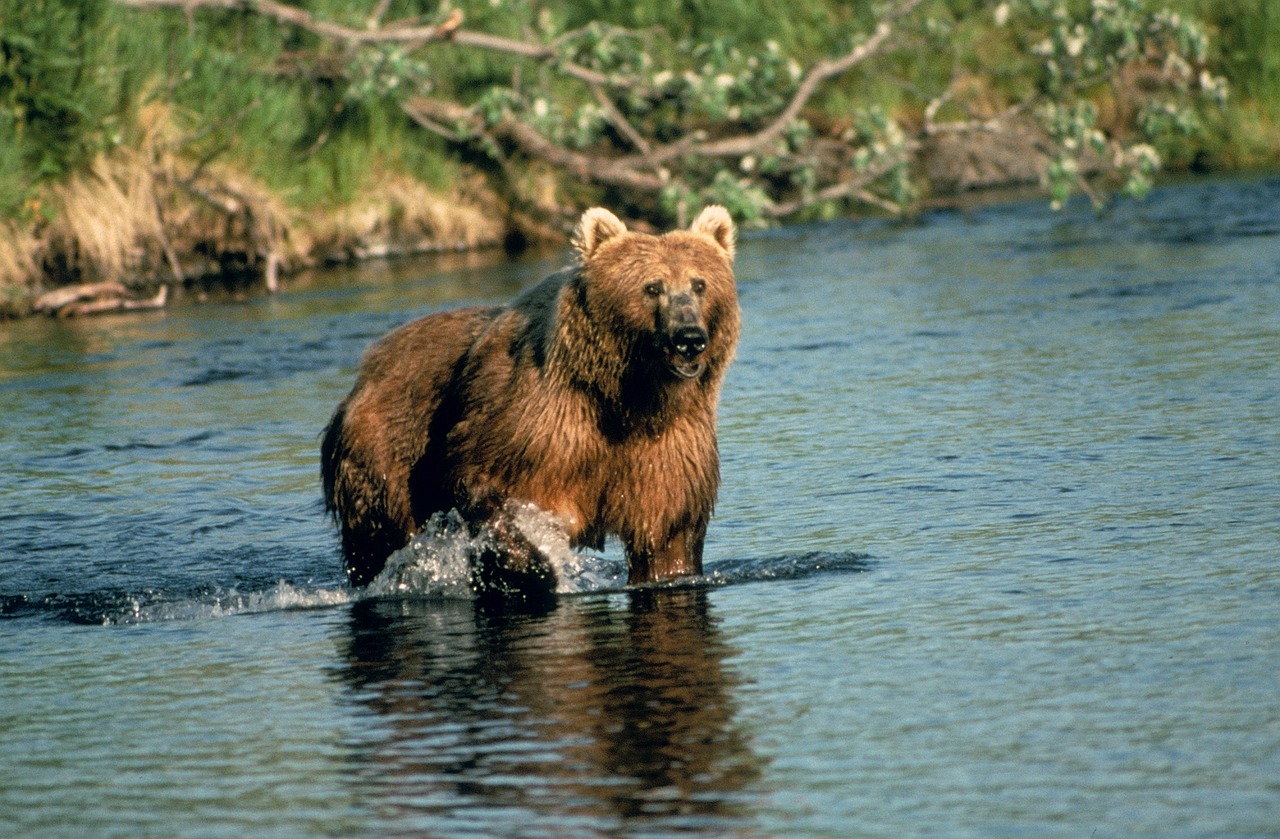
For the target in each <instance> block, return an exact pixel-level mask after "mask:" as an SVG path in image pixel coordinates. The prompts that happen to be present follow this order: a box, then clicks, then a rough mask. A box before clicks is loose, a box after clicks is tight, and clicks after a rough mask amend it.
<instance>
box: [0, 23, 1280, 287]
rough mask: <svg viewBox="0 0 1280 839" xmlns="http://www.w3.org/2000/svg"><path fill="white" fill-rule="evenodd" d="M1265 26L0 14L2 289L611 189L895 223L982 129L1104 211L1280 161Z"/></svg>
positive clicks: (555, 202) (304, 246) (562, 206)
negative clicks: (1189, 181)
mask: <svg viewBox="0 0 1280 839" xmlns="http://www.w3.org/2000/svg"><path fill="white" fill-rule="evenodd" d="M1277 43H1280V11H1277V9H1276V8H1275V4H1274V3H1271V2H1270V0H1149V1H1148V0H886V1H885V2H856V3H835V2H829V1H828V0H644V2H635V0H630V2H622V0H583V2H578V3H574V4H553V3H545V2H539V0H454V2H448V0H445V2H436V0H306V2H304V0H291V2H289V3H285V2H279V1H278V0H253V2H233V0H21V2H19V0H0V219H3V222H0V274H3V277H2V278H0V286H4V287H8V288H10V289H12V288H35V287H37V286H39V285H41V284H44V283H46V282H48V281H49V279H51V278H52V279H57V280H61V281H68V280H72V281H74V280H81V281H87V280H90V279H99V278H103V277H105V278H108V279H125V278H137V277H143V278H150V279H151V280H152V281H161V282H172V281H174V280H181V279H183V278H185V277H189V276H191V275H192V274H194V273H198V272H199V270H200V269H199V268H198V267H197V266H195V264H194V263H193V262H192V260H191V259H190V258H189V256H188V255H189V254H205V255H206V257H207V259H206V260H205V267H207V268H210V269H212V270H219V269H225V268H226V267H227V266H228V265H242V266H244V267H246V268H248V269H249V270H253V271H265V270H266V269H267V267H268V266H271V265H276V264H280V263H281V262H283V263H284V264H285V265H286V267H287V265H288V264H296V263H299V262H302V261H305V260H306V259H308V258H313V257H314V256H315V254H316V253H317V252H319V251H323V252H325V253H343V252H346V253H361V252H381V251H385V250H388V249H394V247H392V246H390V245H388V240H390V239H396V240H397V241H399V242H400V243H401V245H402V246H404V245H405V243H409V242H411V241H413V240H414V239H415V237H416V238H417V239H422V240H427V239H432V240H435V241H438V242H444V243H449V244H450V245H454V244H456V245H465V244H473V243H475V242H487V241H495V240H496V239H497V238H500V236H501V231H500V230H498V229H497V226H500V225H505V226H507V227H512V226H514V227H518V228H520V229H521V230H522V232H524V233H529V232H537V231H550V230H557V229H560V228H561V227H562V226H563V224H564V223H565V222H566V220H567V219H569V218H571V217H572V216H573V215H574V214H575V213H576V212H577V210H579V209H580V207H581V205H583V204H586V203H591V202H598V201H603V202H607V203H609V204H611V205H613V206H616V207H618V208H619V209H621V210H622V211H623V212H625V213H628V214H630V215H632V216H633V217H645V218H650V219H652V220H653V221H654V222H655V223H661V224H666V223H669V222H671V221H679V220H681V219H683V218H687V217H688V216H689V214H690V213H691V212H692V211H693V210H694V209H695V208H696V207H697V206H699V205H700V204H702V203H705V202H708V201H717V202H721V203H724V204H726V205H727V206H729V207H730V209H731V211H733V212H734V214H735V215H736V216H737V217H738V218H739V219H740V220H742V222H744V223H747V224H750V223H753V222H758V223H767V222H769V221H771V220H774V219H780V218H791V217H797V216H798V217H814V216H828V215H833V214H838V213H846V212H849V211H851V210H856V209H857V208H858V207H868V206H869V207H874V208H878V209H880V210H886V211H890V212H904V211H909V210H910V208H911V207H913V206H915V205H916V203H917V202H918V201H919V200H920V199H921V198H922V197H925V196H927V195H928V194H929V193H930V191H931V190H934V189H938V188H942V187H943V186H944V183H943V182H944V181H945V180H946V179H938V178H936V177H933V176H932V175H931V172H932V170H930V169H929V168H928V167H927V166H925V165H923V164H922V160H925V159H927V158H929V157H930V155H933V156H935V157H938V158H941V157H943V155H941V154H939V153H938V150H939V149H943V150H946V149H952V150H953V152H954V149H955V148H957V144H959V146H958V147H959V148H960V149H961V152H960V153H961V154H962V155H968V156H969V157H973V156H974V155H978V156H980V155H981V153H983V151H984V148H985V147H986V146H993V145H998V144H996V143H993V142H990V138H994V137H1011V138H1013V140H1012V141H1011V145H1010V148H1013V149H1014V150H1015V151H1014V152H1013V154H1014V156H1015V157H1017V156H1022V157H1026V158H1028V159H1030V158H1032V157H1034V158H1036V159H1035V161H1033V162H1034V165H1032V166H1030V168H1025V167H1024V168H1023V169H1022V170H1019V171H1020V174H1009V172H1010V170H1008V169H1000V168H999V167H997V171H996V173H995V175H993V176H991V177H992V178H994V179H996V180H998V179H999V178H1005V179H1007V180H1018V179H1024V180H1025V179H1028V178H1031V179H1035V180H1039V181H1040V182H1041V184H1042V185H1043V186H1044V188H1045V189H1046V190H1047V192H1048V194H1049V196H1050V198H1051V200H1053V201H1055V202H1057V203H1061V202H1062V201H1064V200H1066V199H1067V198H1068V197H1069V196H1070V195H1071V194H1072V193H1075V192H1080V191H1083V192H1085V193H1086V194H1088V195H1090V196H1091V197H1092V199H1093V200H1095V201H1098V202H1101V201H1103V200H1105V194H1106V186H1107V184H1111V185H1113V186H1114V187H1118V188H1120V189H1122V190H1125V191H1128V192H1130V193H1132V194H1141V193H1142V192H1143V191H1144V190H1145V189H1147V188H1148V187H1149V186H1150V183H1151V179H1152V177H1153V176H1154V174H1155V173H1156V172H1157V171H1158V170H1159V169H1160V168H1162V167H1165V166H1168V165H1170V164H1171V165H1173V166H1180V167H1192V166H1195V167H1211V166H1257V165H1274V164H1275V163H1276V161H1277V159H1280V51H1278V50H1276V49H1275V45H1276V44H1277ZM1227 80H1229V85H1228V81H1227ZM966 144H967V145H966ZM979 168H980V167H979ZM984 177H986V176H984ZM982 182H983V180H982V177H978V178H970V179H969V180H965V179H964V178H959V179H957V181H956V182H955V183H951V182H947V183H946V184H945V185H946V186H948V187H954V186H956V184H957V183H958V184H959V185H960V186H964V185H966V184H980V183H982ZM73 187H74V189H73ZM94 189H100V190H105V191H106V192H111V191H112V190H114V193H117V194H118V196H117V197H118V198H119V200H120V201H121V202H122V203H121V204H120V206H122V207H123V206H126V205H127V206H129V207H131V208H133V210H132V212H134V213H135V214H136V219H137V220H136V222H135V223H133V224H131V225H117V227H118V228H119V231H118V238H117V239H115V240H112V241H114V244H112V242H110V241H107V240H108V239H109V238H110V237H105V236H104V237H98V238H99V239H100V240H101V241H98V242H97V243H96V244H94V241H95V240H94V238H93V237H92V236H90V235H89V234H88V232H87V231H86V230H84V229H83V225H84V224H86V223H88V222H85V221H83V220H80V221H75V222H73V221H72V220H71V219H70V216H71V215H74V208H75V207H77V206H85V207H88V206H93V205H94V204H95V202H98V203H101V201H100V200H99V199H95V198H94V197H93V195H92V194H91V193H92V190H94ZM76 190H79V192H76ZM86 190H87V191H88V192H86ZM104 194H105V193H104ZM371 195H381V196H385V198H386V200H385V203H384V205H382V206H378V205H377V204H376V202H375V201H373V200H372V199H371ZM73 196H74V197H73ZM121 196H127V200H126V199H125V198H123V197H121ZM113 200H115V199H113ZM425 205H430V206H431V211H430V212H429V213H426V212H419V214H418V215H417V216H414V213H415V209H414V208H415V207H419V206H425ZM447 206H453V207H455V208H457V212H456V213H455V214H454V216H455V218H454V220H453V222H452V223H451V222H450V221H449V219H448V216H449V213H448V212H447V211H445V210H443V209H441V208H442V207H447ZM468 213H469V214H470V215H468ZM463 216H465V217H466V219H468V220H467V221H466V222H465V223H460V222H458V219H459V218H462V217H463ZM486 225H487V226H486ZM344 228H346V229H344ZM112 247H116V248H119V249H121V250H122V251H127V252H129V253H133V254H135V256H134V257H131V258H130V259H123V258H122V259H107V258H106V257H105V256H104V254H105V253H106V252H108V251H110V249H111V248H112ZM94 253H96V254H98V256H96V257H93V258H90V255H91V254H94Z"/></svg>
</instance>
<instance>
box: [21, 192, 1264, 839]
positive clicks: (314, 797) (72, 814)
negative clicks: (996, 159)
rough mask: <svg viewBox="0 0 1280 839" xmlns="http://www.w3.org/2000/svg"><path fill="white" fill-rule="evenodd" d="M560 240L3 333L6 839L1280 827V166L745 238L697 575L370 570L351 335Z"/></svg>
mask: <svg viewBox="0 0 1280 839" xmlns="http://www.w3.org/2000/svg"><path fill="white" fill-rule="evenodd" d="M566 258H567V255H566V254H556V255H553V256H551V257H537V258H529V259H525V260H522V261H517V262H505V261H500V260H498V259H497V258H495V257H492V256H486V255H476V256H470V257H449V258H441V259H438V260H431V261H424V262H414V263H394V264H386V265H374V266H367V267H364V268H360V269H350V270H333V271H327V272H321V273H317V274H315V275H312V276H309V277H304V278H299V279H296V280H294V281H293V282H292V283H291V284H290V285H289V287H288V288H287V290H286V292H285V293H283V294H280V295H279V296H276V297H266V296H255V295H249V296H247V297H246V298H245V299H224V300H215V301H212V302H208V303H205V304H202V305H178V306H175V307H173V308H171V309H170V310H168V311H165V312H160V313H136V314H131V315H122V316H119V317H111V318H102V319H87V320H72V321H46V320H28V321H24V322H18V323H11V324H6V325H0V410H2V411H3V420H2V425H0V498H3V499H4V504H3V507H2V508H0V613H2V615H3V616H2V617H0V709H3V710H0V735H2V736H0V813H2V814H3V821H4V827H3V828H2V829H0V833H4V834H6V835H13V836H23V837H62V836H66V837H72V836H75V837H79V836H94V837H113V836H120V837H126V836H127V837H147V836H155V837H186V836H192V837H195V836H201V837H203V836H211V837H218V836H235V837H240V836H270V837H293V836H298V837H311V836H344V837H345V836H368V837H385V836H424V837H425V836H430V837H452V836H472V837H475V836H504V837H507V836H510V837H544V836H545V837H557V838H559V837H579V836H581V837H597V836H609V837H622V836H626V837H665V836H674V835H699V834H701V835H708V836H717V837H719V836H778V837H783V836H831V837H856V836H868V837H902V836H948V837H950V836H972V837H992V836H1011V837H1012V836H1016V837H1027V836H1037V837H1059V836H1061V837H1223V836H1236V837H1245V836H1256V837H1261V836H1276V835H1280V563H1278V560H1280V552H1278V548H1277V546H1278V545H1280V375H1278V373H1277V364H1278V362H1280V178H1276V177H1265V176H1264V177H1242V178H1235V179H1214V180H1198V181H1192V182H1188V183H1183V184H1177V185H1171V186H1167V187H1164V188H1161V189H1158V190H1156V191H1155V192H1153V194H1152V195H1151V196H1150V197H1149V198H1148V199H1147V200H1145V201H1143V202H1139V203H1133V202H1128V201H1121V202H1118V203H1117V204H1116V205H1115V206H1114V207H1112V208H1110V209H1109V210H1107V211H1106V212H1104V213H1103V214H1101V215H1095V214H1094V213H1093V212H1092V211H1091V210H1090V209H1089V208H1088V207H1087V206H1080V207H1075V206H1073V207H1071V208H1069V209H1068V210H1067V211H1065V212H1062V213H1054V212H1052V211H1050V210H1049V209H1048V207H1047V206H1046V205H1045V203H1043V202H1034V201H1033V202H1029V203H1012V204H1006V205H1000V206H992V207H979V208H972V209H969V210H966V211H959V210H938V211H933V212H929V213H926V214H925V215H923V216H922V217H921V218H919V219H916V220H913V221H911V222H906V223H891V222H883V221H864V222H852V221H841V222H832V223H827V224H816V225H807V226H798V227H790V228H784V229H778V230H772V231H766V232H757V233H750V234H747V235H745V236H744V237H743V240H742V242H741V243H740V248H739V258H738V280H739V290H740V297H741V302H742V307H743V318H744V326H743V340H742V344H741V347H740V350H739V355H738V360H737V362H736V363H735V366H734V367H733V368H732V369H731V370H730V373H729V377H728V379H727V382H726V386H725V392H724V395H723V402H722V406H721V430H720V449H721V454H722V459H723V476H724V481H723V489H722V491H721V496H720V500H719V504H718V506H717V510H716V517H715V518H714V519H713V521H712V523H711V528H710V531H709V534H708V541H707V548H706V556H707V563H706V577H705V578H703V579H701V580H698V581H695V582H694V583H692V584H686V585H681V586H675V587H670V588H660V589H656V590H627V589H626V588H625V586H623V585H622V584H621V582H620V574H621V561H620V558H619V556H618V552H617V549H616V547H610V548H608V549H607V550H606V551H605V552H604V553H603V554H601V555H591V554H588V555H581V556H577V557H574V558H573V562H572V563H571V564H572V566H573V567H572V568H571V569H568V571H569V572H571V573H566V577H565V579H566V582H565V585H564V588H565V591H564V592H563V593H562V594H561V595H560V596H559V597H558V598H557V600H556V602H555V603H554V604H553V605H551V606H548V607H546V608H542V609H538V610H533V611H516V610H504V609H501V608H497V607H489V606H485V607H479V606H477V605H475V604H474V603H472V602H471V601H470V600H468V599H467V598H466V597H465V596H459V593H458V591H456V590H454V589H451V588H450V587H449V586H447V585H444V586H442V585H440V584H439V577H440V575H441V574H444V576H445V577H447V576H448V574H447V569H443V570H442V569H441V568H439V567H433V566H432V564H433V563H436V564H437V565H438V564H439V563H440V562H441V561H442V560H441V555H442V554H444V553H448V551H447V550H444V548H449V547H450V546H448V545H445V546H443V548H442V546H440V545H436V546H434V547H432V546H427V547H425V548H424V547H420V548H419V549H417V550H414V549H412V548H411V549H410V550H409V551H407V552H406V553H405V554H404V557H403V558H404V559H405V561H406V562H408V563H410V564H411V565H412V564H416V565H417V566H418V567H419V569H420V570H423V571H426V572H429V573H425V574H422V575H419V576H418V577H413V576H412V575H410V576H408V577H405V578H403V579H402V580H401V584H400V585H398V586H396V587H394V588H384V589H383V590H380V591H378V592H376V593H375V594H373V595H370V594H364V593H361V594H357V593H353V592H352V591H350V590H349V589H347V588H346V586H345V585H344V583H343V580H342V574H341V570H340V569H341V562H340V558H339V555H338V549H337V539H336V535H335V533H334V530H333V528H332V526H331V525H330V523H329V522H328V521H326V519H325V517H324V515H323V511H322V509H321V505H320V501H319V485H318V446H319V434H320V431H321V429H322V428H323V426H324V424H325V422H326V421H327V419H328V415H329V412H330V411H331V410H332V408H333V406H334V404H335V403H336V402H337V401H338V400H339V399H340V398H341V397H342V395H343V394H344V393H345V392H346V390H347V389H348V388H349V387H350V384H351V381H352V376H353V372H354V365H355V363H356V360H357V359H358V357H359V354H360V353H361V351H362V350H363V348H364V347H365V346H367V345H368V343H369V342H370V341H372V340H374V339H375V338H376V337H378V336H379V335H381V334H383V333H385V332H386V331H387V330H389V329H391V328H393V327H394V326H396V325H398V324H400V323H403V322H405V321H406V320H408V319H410V318H412V317H416V316H418V315H421V314H424V313H427V312H430V311H435V310H438V309H440V308H444V307H448V306H453V305H459V304H461V303H463V302H474V301H490V302H493V301H501V300H505V299H508V298H510V297H511V296H512V295H514V294H515V293H517V292H518V291H519V290H520V289H521V288H523V287H526V286H527V285H529V284H531V283H533V282H536V281H537V280H538V279H540V278H541V277H542V276H544V275H545V274H546V273H548V272H550V271H551V270H554V269H555V268H556V267H557V266H558V265H559V264H560V263H561V262H562V261H563V260H564V259H566ZM455 547H456V546H455ZM464 547H465V546H464ZM437 572H439V573H437ZM433 574H434V576H433ZM405 580H408V582H405ZM415 580H416V581H417V582H415ZM446 582H448V580H446Z"/></svg>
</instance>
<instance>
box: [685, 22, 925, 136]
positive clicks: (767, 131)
mask: <svg viewBox="0 0 1280 839" xmlns="http://www.w3.org/2000/svg"><path fill="white" fill-rule="evenodd" d="M922 2H924V0H901V1H900V2H899V3H898V5H897V6H895V7H894V8H893V9H891V10H889V11H888V12H887V13H886V14H885V16H884V18H883V19H882V20H881V21H880V24H879V25H878V26H876V31H875V32H874V33H873V34H872V35H871V37H870V38H868V39H867V40H865V41H863V42H862V43H861V44H859V45H858V46H857V47H855V48H854V49H853V50H851V51H850V52H848V53H847V54H845V55H843V56H841V57H840V58H834V59H824V60H822V61H819V62H818V63H816V64H814V65H813V66H812V67H810V68H809V72H808V73H806V74H805V75H804V78H802V79H801V80H800V85H799V87H797V88H796V92H795V93H794V94H792V96H791V101H790V102H788V103H787V106H786V107H785V108H783V109H782V111H781V113H779V114H778V116H776V117H774V119H773V121H772V122H770V123H769V124H768V125H766V126H765V127H764V128H762V129H761V130H759V131H757V132H755V133H753V134H745V135H741V136H738V137H728V138H725V139H723V140H720V141H718V142H715V143H710V144H708V145H707V146H706V147H705V148H703V153H704V154H708V155H715V156H723V157H737V156H741V155H746V154H751V153H752V152H754V151H758V150H759V149H761V148H763V147H764V146H766V145H768V144H770V143H772V142H773V141H774V140H777V139H778V138H779V137H780V136H782V132H784V131H786V130H787V126H789V125H791V123H792V122H794V121H795V119H796V117H798V116H800V112H801V111H802V110H803V109H804V107H805V105H807V104H809V100H810V99H812V98H813V97H814V94H816V93H817V92H818V89H819V88H820V87H821V86H822V83H823V82H825V81H827V80H828V79H830V78H832V77H834V76H839V75H842V74H844V73H847V72H848V71H850V70H852V69H853V68H854V67H856V66H857V65H858V64H861V63H862V62H863V61H866V60H867V59H868V58H870V57H871V56H873V55H875V54H876V53H877V52H879V51H880V49H881V48H882V47H883V46H884V45H885V42H886V41H888V40H889V36H890V35H891V34H893V24H894V23H896V22H897V21H898V20H899V19H901V18H902V17H904V16H905V15H908V14H910V13H911V12H912V11H914V10H915V8H916V7H917V6H919V5H920V4H921V3H922Z"/></svg>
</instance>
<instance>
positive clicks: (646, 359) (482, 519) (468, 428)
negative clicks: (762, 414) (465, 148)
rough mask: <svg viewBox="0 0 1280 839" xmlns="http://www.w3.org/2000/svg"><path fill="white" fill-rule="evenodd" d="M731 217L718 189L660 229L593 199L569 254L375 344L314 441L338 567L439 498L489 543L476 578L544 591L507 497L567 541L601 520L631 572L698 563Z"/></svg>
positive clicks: (483, 584) (726, 345)
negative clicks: (625, 219) (553, 523)
mask: <svg viewBox="0 0 1280 839" xmlns="http://www.w3.org/2000/svg"><path fill="white" fill-rule="evenodd" d="M734 235H735V231H734V226H733V221H732V220H731V219H730V217H729V214H728V212H726V211H725V209H724V208H723V207H717V206H711V207H707V208H706V209H704V210H703V211H702V213H701V214H700V215H699V216H698V218H697V219H696V220H695V221H694V223H693V225H692V226H691V227H690V229H689V230H676V231H672V232H669V233H666V234H664V235H660V236H653V235H648V234H644V233H638V232H633V231H629V230H627V228H626V226H625V225H624V224H623V223H622V222H621V221H619V220H618V218H617V217H615V216H614V215H613V214H612V213H610V212H609V211H608V210H604V209H601V208H598V207H597V208H593V209H590V210H587V211H586V212H585V213H584V214H583V215H582V218H581V220H580V221H579V223H578V227H577V231H576V233H575V236H574V245H575V247H576V249H577V253H578V264H577V265H575V266H574V267H571V268H567V269H565V270H563V271H560V272H558V273H555V274H553V275H551V276H550V277H547V278H546V279H545V280H543V281H542V282H541V283H539V284H537V285H535V286H533V287H532V288H530V289H529V290H527V291H526V292H524V293H523V294H521V295H520V296H519V297H517V298H516V299H515V300H514V301H513V302H512V303H511V304H510V305H509V306H502V307H475V308H467V309H460V310H456V311H448V312H441V313H438V314H433V315H428V316H426V317H424V318H421V319H419V320H416V321H413V322H411V323H409V324H407V325H405V326H402V327H400V328H399V329H397V330H395V331H393V332H392V333H390V334H389V335H387V336H386V337H384V338H383V339H381V340H380V341H378V342H377V343H376V344H374V345H373V347H372V348H370V349H369V351H368V352H367V353H366V355H365V357H364V359H363V360H362V362H361V365H360V369H359V373H358V375H357V378H356V382H355V386H354V387H353V388H352V390H351V393H350V394H349V395H348V396H347V397H346V399H344V400H343V401H342V402H341V404H339V405H338V407H337V410H336V411H335V412H334V415H333V419H332V420H331V421H330V423H329V426H328V429H327V430H326V431H325V434H324V441H323V444H322V447H321V460H322V465H321V473H322V478H323V483H324V497H325V504H326V507H327V509H328V510H329V511H330V512H331V513H332V514H333V515H334V517H335V519H336V520H337V522H338V523H339V525H340V526H341V529H342V545H343V551H344V554H345V564H346V571H347V576H348V578H349V580H350V581H351V583H352V584H353V585H364V584H367V583H368V582H369V581H371V580H372V579H373V578H374V577H375V576H377V574H378V573H379V572H380V571H382V569H383V567H384V566H385V564H386V560H387V557H388V556H389V555H390V554H391V553H392V552H394V551H396V550H397V549H399V548H401V547H403V546H404V545H405V544H406V543H407V542H408V540H409V538H410V537H411V536H413V535H414V534H415V533H417V532H419V531H420V530H421V529H422V528H423V527H424V525H425V524H426V523H427V522H428V520H430V519H431V517H432V516H433V514H436V513H439V512H444V511H450V510H456V511H458V513H459V514H461V516H462V517H463V519H464V520H465V521H466V522H467V523H468V524H469V525H470V527H471V528H472V533H473V535H474V534H476V533H479V532H481V531H483V532H484V533H485V534H487V536H488V537H489V543H490V544H492V545H493V546H494V547H493V548H492V549H487V550H485V551H484V552H483V555H482V556H479V557H477V558H476V561H475V570H474V572H473V582H474V584H475V586H476V588H477V590H478V591H498V592H500V593H520V592H522V591H529V590H541V591H545V592H550V591H553V590H554V587H555V579H554V572H553V571H552V570H551V567H550V564H549V562H548V561H547V559H546V557H544V556H542V555H541V554H540V552H539V551H538V549H537V548H536V547H534V546H533V545H532V543H531V542H529V540H528V539H527V538H526V537H524V536H522V534H521V532H520V531H519V529H518V528H517V527H516V526H515V524H514V521H513V520H512V513H511V506H512V502H514V503H517V504H520V503H523V504H533V505H535V506H536V507H538V508H539V509H541V510H543V511H546V512H547V513H550V514H553V515H554V516H555V517H556V519H557V520H558V522H559V524H560V526H562V527H563V528H564V529H565V531H566V533H567V535H568V537H569V541H570V543H571V544H572V545H574V546H577V547H583V546H589V547H595V548H599V547H601V546H602V545H603V542H604V539H605V537H606V536H609V535H613V536H617V537H618V538H619V539H620V540H621V541H622V544H623V546H624V547H625V550H626V557H627V564H628V577H629V582H630V583H632V584H636V583H646V582H653V581H657V580H665V579H669V578H673V577H678V576H683V575H696V574H700V573H701V572H702V546H703V537H704V535H705V533H706V529H707V522H708V520H709V518H710V517H711V511H712V507H713V505H714V503H715V499H716V492H717V489H718V487H719V483H720V465H719V454H718V451H717V448H716V405H717V402H718V399H719V392H720V384H721V381H722V380H723V378H724V374H725V370H726V368H727V367H728V365H729V362H730V360H731V359H732V357H733V354H734V350H735V347H736V345H737V341H738V332H739V324H740V316H739V311H738V300H737V292H736V289H735V285H734V276H733V257H734Z"/></svg>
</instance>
